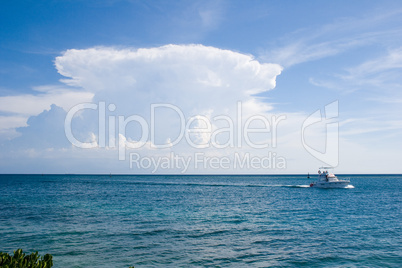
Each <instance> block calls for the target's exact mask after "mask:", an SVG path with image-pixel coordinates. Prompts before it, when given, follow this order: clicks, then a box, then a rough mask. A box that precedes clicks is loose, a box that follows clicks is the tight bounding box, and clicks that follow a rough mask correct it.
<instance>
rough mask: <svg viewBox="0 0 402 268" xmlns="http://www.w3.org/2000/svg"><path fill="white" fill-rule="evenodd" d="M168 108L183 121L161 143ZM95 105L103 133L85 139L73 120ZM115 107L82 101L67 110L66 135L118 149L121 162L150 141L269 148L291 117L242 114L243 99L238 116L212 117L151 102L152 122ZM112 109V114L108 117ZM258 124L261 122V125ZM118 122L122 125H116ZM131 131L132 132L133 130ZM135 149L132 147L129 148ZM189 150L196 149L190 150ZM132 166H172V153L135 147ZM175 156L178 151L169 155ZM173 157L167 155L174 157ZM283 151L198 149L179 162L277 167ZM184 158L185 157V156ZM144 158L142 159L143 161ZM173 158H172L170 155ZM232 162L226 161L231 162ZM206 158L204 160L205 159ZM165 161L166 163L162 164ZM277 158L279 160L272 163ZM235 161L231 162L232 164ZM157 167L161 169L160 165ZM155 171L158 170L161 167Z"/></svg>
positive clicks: (89, 145)
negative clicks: (215, 153)
mask: <svg viewBox="0 0 402 268" xmlns="http://www.w3.org/2000/svg"><path fill="white" fill-rule="evenodd" d="M163 109H165V110H166V109H168V110H169V111H170V113H173V114H175V115H176V119H179V120H178V123H177V124H176V125H175V128H176V129H177V130H178V134H177V135H176V136H174V137H171V138H169V139H168V140H166V142H164V143H163V142H162V143H161V142H160V141H159V143H158V142H157V139H156V136H157V134H158V133H157V128H156V124H157V119H158V118H157V112H158V111H159V110H163ZM86 110H94V111H97V115H98V118H97V120H98V135H97V137H96V140H93V141H91V142H83V141H80V140H79V139H78V138H77V137H76V136H74V134H73V132H74V131H73V129H72V121H73V118H74V117H75V116H77V115H78V114H80V113H82V112H84V111H86ZM115 110H116V105H114V104H109V105H106V102H99V103H97V104H96V103H81V104H78V105H76V106H74V107H73V108H71V109H70V111H69V112H68V113H67V116H66V118H65V122H64V129H65V134H66V137H67V139H68V140H69V141H70V143H71V144H73V145H74V146H76V147H78V148H85V149H90V148H115V149H117V150H118V159H119V160H121V161H124V160H126V155H127V150H129V151H133V150H136V149H137V150H138V149H140V148H142V147H144V146H148V147H149V149H168V148H172V147H174V146H176V145H178V144H179V143H181V142H185V143H186V144H187V145H188V146H189V148H190V149H191V148H192V149H205V148H214V149H225V148H234V149H236V148H239V149H241V148H243V146H244V145H245V146H247V148H250V149H267V148H269V147H271V148H276V147H277V138H278V137H277V130H278V126H279V124H280V122H281V121H283V120H285V119H286V115H279V116H277V115H273V116H271V117H270V118H267V117H265V116H263V115H252V116H250V117H248V118H245V116H243V112H242V103H241V102H238V103H237V106H236V115H235V116H234V118H232V117H230V116H228V115H217V116H214V117H212V118H210V117H207V116H204V115H197V116H193V117H190V118H186V117H185V114H184V113H183V111H182V110H181V109H180V108H179V107H177V106H175V105H173V104H169V103H155V104H151V105H150V118H149V122H148V121H147V120H146V119H145V118H144V117H142V116H140V115H138V114H133V115H130V116H124V115H115V114H113V112H114V111H115ZM107 114H108V116H107ZM129 124H136V125H137V126H139V127H140V130H139V131H138V133H136V134H138V136H139V137H140V138H139V139H138V140H136V141H133V140H130V139H127V138H126V137H127V135H126V134H127V133H126V132H127V127H128V125H129ZM217 125H225V127H221V128H219V127H217ZM256 125H258V126H259V127H256ZM116 126H117V127H116ZM130 134H132V133H130ZM225 134H226V137H227V138H225V139H224V140H223V141H222V139H221V140H219V138H218V136H220V137H222V136H223V135H225ZM197 135H198V136H204V137H207V138H205V139H201V140H200V139H198V140H197V139H194V136H197ZM253 135H263V137H264V139H262V141H261V140H255V139H253V138H252V137H253ZM130 149H131V150H130ZM189 151H190V152H191V151H192V150H189ZM129 156H130V167H131V168H133V167H136V168H151V167H154V168H152V169H153V170H155V167H168V166H169V165H168V164H167V163H169V161H167V160H166V159H167V158H157V157H156V156H153V157H147V156H142V157H140V155H139V153H138V152H130V153H129ZM169 157H170V158H172V157H173V156H172V155H170V156H169ZM169 157H168V158H169ZM175 157H176V158H173V160H174V159H179V158H178V157H184V156H180V155H175ZM278 157H279V156H277V155H276V153H272V152H265V153H264V155H263V156H259V157H256V156H252V155H251V154H250V153H246V154H244V153H243V154H240V153H234V154H233V155H231V156H221V157H220V158H219V159H217V158H216V157H209V156H207V155H206V154H203V155H202V157H201V155H200V154H198V153H193V154H192V155H191V156H190V157H189V156H187V157H186V159H185V160H180V161H179V160H177V163H189V162H191V163H193V165H194V167H195V168H197V167H205V168H211V169H215V168H217V167H219V168H223V169H225V168H229V166H231V167H234V168H236V167H249V168H272V167H273V166H275V167H276V166H277V165H276V161H275V160H276V159H277V158H278ZM180 159H183V158H180ZM284 159H285V158H284V157H281V161H279V162H280V163H282V164H280V165H279V166H280V168H284V167H286V164H283V163H284V162H285V161H284ZM140 161H142V162H140ZM171 161H172V160H171ZM228 161H229V162H230V163H227V162H228ZM201 162H202V163H201ZM158 163H164V165H161V164H158ZM273 163H274V164H273ZM229 164H230V165H229ZM172 166H175V167H176V168H177V166H178V164H176V165H170V167H172ZM182 166H183V168H182V170H187V169H188V164H182ZM157 169H158V168H156V170H157ZM156 170H155V171H156Z"/></svg>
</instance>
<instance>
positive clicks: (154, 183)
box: [127, 181, 310, 188]
mask: <svg viewBox="0 0 402 268" xmlns="http://www.w3.org/2000/svg"><path fill="white" fill-rule="evenodd" d="M127 183H129V184H138V185H161V186H170V185H177V186H206V187H286V188H309V187H310V185H280V184H244V183H238V184H237V183H201V182H148V181H135V182H131V181H130V182H127Z"/></svg>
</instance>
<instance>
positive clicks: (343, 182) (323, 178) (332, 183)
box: [310, 167, 353, 188]
mask: <svg viewBox="0 0 402 268" xmlns="http://www.w3.org/2000/svg"><path fill="white" fill-rule="evenodd" d="M331 169H333V168H332V167H320V168H319V169H318V180H317V181H316V182H312V183H311V184H310V187H317V188H353V187H350V186H351V185H350V186H349V184H350V179H338V177H337V176H335V174H334V173H332V172H328V170H331Z"/></svg>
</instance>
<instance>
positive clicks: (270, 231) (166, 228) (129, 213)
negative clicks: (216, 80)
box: [0, 175, 402, 268]
mask: <svg viewBox="0 0 402 268" xmlns="http://www.w3.org/2000/svg"><path fill="white" fill-rule="evenodd" d="M339 177H342V176H339ZM348 177H350V178H351V181H352V184H353V185H354V186H355V188H353V189H327V190H326V189H316V188H309V187H306V186H308V184H309V183H310V182H311V181H312V179H306V176H304V175H303V176H302V175H300V176H298V175H292V176H290V175H289V176H285V175H282V176H274V175H271V176H211V175H208V176H162V175H160V176H159V175H158V176H112V177H110V176H109V175H104V176H102V175H44V176H41V175H0V251H3V252H9V253H12V251H13V250H15V249H17V248H23V249H24V251H26V252H32V251H39V253H40V254H42V255H43V254H45V253H50V254H52V255H53V258H54V267H128V266H130V265H135V267H137V268H138V267H271V266H282V267H303V266H305V267H340V266H341V267H400V265H401V263H402V217H401V208H402V206H401V201H402V196H401V187H402V175H351V176H348Z"/></svg>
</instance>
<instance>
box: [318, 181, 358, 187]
mask: <svg viewBox="0 0 402 268" xmlns="http://www.w3.org/2000/svg"><path fill="white" fill-rule="evenodd" d="M349 184H350V181H331V182H327V181H317V182H315V183H312V184H310V187H315V188H347V187H348V186H349Z"/></svg>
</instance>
